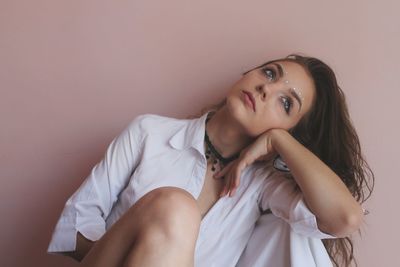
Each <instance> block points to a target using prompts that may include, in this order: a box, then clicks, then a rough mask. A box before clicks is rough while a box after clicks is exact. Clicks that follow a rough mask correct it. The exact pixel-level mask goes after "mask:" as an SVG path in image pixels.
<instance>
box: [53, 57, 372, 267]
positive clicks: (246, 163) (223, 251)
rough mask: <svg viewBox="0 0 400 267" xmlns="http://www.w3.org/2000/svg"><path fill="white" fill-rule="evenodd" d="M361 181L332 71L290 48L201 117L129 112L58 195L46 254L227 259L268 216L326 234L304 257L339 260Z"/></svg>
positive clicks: (159, 260) (160, 261)
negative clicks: (71, 189) (84, 172)
mask: <svg viewBox="0 0 400 267" xmlns="http://www.w3.org/2000/svg"><path fill="white" fill-rule="evenodd" d="M368 177H370V178H371V179H372V182H373V174H372V172H371V171H370V169H369V167H368V165H367V164H366V162H365V161H364V159H363V157H362V155H361V152H360V144H359V141H358V137H357V135H356V133H355V131H354V128H353V127H352V125H351V123H350V119H349V116H348V113H347V108H346V103H345V99H344V96H343V93H342V91H341V90H340V88H339V86H338V85H337V83H336V78H335V75H334V73H333V72H332V70H331V69H330V68H329V67H328V66H327V65H326V64H324V63H323V62H321V61H320V60H318V59H315V58H310V57H303V56H299V55H290V56H288V57H287V58H283V59H278V60H274V61H270V62H267V63H265V64H263V65H261V66H259V67H257V68H254V69H252V70H250V71H248V72H246V73H245V74H244V75H243V76H242V78H241V79H240V80H239V81H238V82H236V83H235V84H234V85H233V86H232V88H231V90H230V91H229V93H228V95H227V97H226V98H225V99H224V100H223V101H222V102H221V103H220V104H219V105H217V106H216V107H214V108H211V109H207V110H206V112H203V113H202V114H201V116H200V117H196V118H194V119H193V118H192V119H186V120H179V119H174V118H168V117H162V116H158V115H153V114H145V115H140V116H138V117H136V118H135V119H134V120H133V121H132V122H131V123H130V124H129V126H128V127H127V128H126V129H125V130H124V131H123V132H122V133H121V134H120V135H119V136H118V137H116V138H115V139H114V140H113V141H112V143H111V144H110V146H109V147H108V149H107V152H106V155H105V157H104V158H103V160H102V161H101V162H99V163H98V164H97V165H96V166H95V167H94V168H93V170H92V172H91V174H90V175H89V176H88V177H87V179H86V180H85V181H84V183H83V184H82V185H81V187H80V188H79V189H78V190H77V191H76V192H75V193H74V194H73V195H72V196H71V197H70V198H69V199H68V201H67V203H66V205H65V208H64V210H63V213H62V215H61V218H60V219H59V221H58V223H57V226H56V229H55V231H54V233H53V238H52V241H51V243H50V246H49V249H48V251H49V252H55V253H58V252H62V253H63V254H65V255H69V256H72V257H74V258H75V259H77V260H82V259H83V260H82V262H81V265H82V266H108V267H111V266H193V265H194V266H235V265H236V264H238V261H239V259H240V256H241V255H242V253H243V251H244V250H245V247H246V244H248V243H249V244H251V242H252V239H253V236H252V233H253V231H254V227H255V224H256V222H257V220H258V219H259V218H260V216H261V215H262V214H264V213H269V212H271V213H273V214H274V215H275V216H276V217H277V218H280V219H281V220H283V221H284V222H285V223H287V225H288V226H289V225H290V229H291V231H293V232H294V233H295V234H296V235H299V236H303V237H307V238H311V239H313V240H315V239H316V240H320V239H325V240H324V245H325V247H326V250H325V249H322V250H321V249H320V250H319V251H313V253H312V256H311V257H315V255H317V256H316V257H318V255H321V257H323V255H327V254H326V251H327V252H328V253H329V255H330V256H331V259H332V260H333V262H334V263H336V261H340V260H342V259H343V260H344V262H345V264H346V265H348V264H349V263H350V261H351V260H352V259H353V252H352V250H351V249H352V244H351V241H350V239H349V235H350V234H351V233H353V232H355V231H356V230H357V229H359V227H360V225H361V223H362V219H363V210H362V208H361V205H360V204H361V203H362V202H363V201H364V200H365V199H366V197H365V195H364V192H363V190H364V189H365V186H366V190H367V192H368V193H370V192H371V190H372V186H371V185H370V184H369V183H368V179H367V178H368ZM256 229H257V228H256ZM257 231H259V228H258V230H257ZM348 244H350V246H349V245H348ZM273 245H274V244H272V246H271V244H269V246H268V247H272V248H274V246H273ZM276 245H277V246H276V247H279V246H278V243H277V244H276ZM248 250H249V247H248V248H247V249H246V253H245V254H243V255H244V256H243V257H247V258H248ZM324 253H325V254H324ZM255 256H256V257H259V256H260V254H257V255H255ZM306 256H307V255H304V257H306ZM240 260H241V262H243V260H242V259H240ZM295 260H299V261H300V260H302V258H301V256H299V257H297V258H295ZM239 264H243V263H240V262H239ZM263 264H264V265H265V266H274V267H275V266H281V265H279V264H284V263H274V262H264V263H263ZM242 266H245V265H242ZM282 266H284V265H282Z"/></svg>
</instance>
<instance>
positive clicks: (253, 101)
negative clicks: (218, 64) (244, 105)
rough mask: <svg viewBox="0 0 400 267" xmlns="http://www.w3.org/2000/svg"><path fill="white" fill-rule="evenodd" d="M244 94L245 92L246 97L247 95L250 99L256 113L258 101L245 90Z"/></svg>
mask: <svg viewBox="0 0 400 267" xmlns="http://www.w3.org/2000/svg"><path fill="white" fill-rule="evenodd" d="M242 92H243V93H244V94H245V95H247V96H248V98H249V99H250V101H251V104H252V107H253V110H254V112H255V111H256V100H255V99H254V97H253V95H252V94H251V93H250V92H248V91H245V90H243V91H242Z"/></svg>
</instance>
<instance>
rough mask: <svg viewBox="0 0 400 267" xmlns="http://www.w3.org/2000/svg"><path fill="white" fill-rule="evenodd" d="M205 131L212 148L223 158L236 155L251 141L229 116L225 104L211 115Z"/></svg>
mask: <svg viewBox="0 0 400 267" xmlns="http://www.w3.org/2000/svg"><path fill="white" fill-rule="evenodd" d="M206 131H207V134H208V137H209V139H210V141H211V143H212V144H213V146H214V148H215V149H216V150H217V151H218V152H219V153H220V154H221V155H222V156H223V157H224V158H228V157H231V156H233V155H236V154H237V153H239V152H240V151H241V150H242V149H244V148H245V147H246V146H248V145H249V144H250V142H251V141H252V139H251V138H250V137H249V136H248V135H246V134H245V133H244V131H243V130H242V127H241V126H240V124H239V123H238V122H237V121H236V120H235V118H233V117H232V116H231V114H230V113H229V111H228V110H227V108H226V105H225V106H223V107H222V108H220V109H219V110H218V111H217V112H215V114H214V115H213V116H212V117H211V119H210V120H209V121H208V123H207V124H206Z"/></svg>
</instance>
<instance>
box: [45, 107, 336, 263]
mask: <svg viewBox="0 0 400 267" xmlns="http://www.w3.org/2000/svg"><path fill="white" fill-rule="evenodd" d="M207 115H208V113H206V114H204V115H203V116H201V117H200V118H195V119H175V118H169V117H164V116H159V115H155V114H144V115H139V116H137V117H136V118H135V119H134V120H133V121H132V122H131V123H130V124H129V125H128V127H126V128H125V129H124V130H123V131H122V133H121V134H120V135H119V136H117V137H116V138H114V140H113V141H112V142H111V144H110V145H109V147H108V148H107V151H106V153H105V156H104V158H103V159H102V160H101V161H100V162H99V163H98V164H97V165H96V166H94V168H93V169H92V171H91V173H90V174H89V176H88V177H87V178H86V179H85V181H84V182H83V183H82V185H81V186H80V187H79V188H78V189H77V191H76V192H75V193H74V194H73V195H72V196H71V197H70V198H69V199H68V200H67V202H66V204H65V207H64V210H63V211H62V214H61V217H60V218H59V220H58V222H57V225H56V227H55V230H54V232H53V236H52V239H51V242H50V244H49V247H48V252H51V253H56V252H62V251H73V250H75V243H76V234H77V232H78V231H79V232H80V233H82V234H83V235H84V236H85V237H86V238H88V239H90V240H92V241H96V240H98V239H100V238H101V237H102V235H103V234H104V233H105V232H106V231H107V230H108V229H109V228H110V227H111V226H112V225H113V223H114V222H116V221H117V220H118V219H119V218H120V217H121V216H122V215H123V214H124V213H125V212H126V211H127V210H128V209H129V208H130V207H131V206H132V205H133V204H135V203H136V201H138V200H139V199H140V198H141V197H142V196H143V195H145V194H146V193H148V192H149V191H151V190H153V189H155V188H159V187H163V186H175V187H179V188H182V189H184V190H186V191H188V192H189V193H190V194H191V195H192V196H193V197H194V198H195V199H197V198H198V197H199V195H200V192H201V189H202V187H203V183H204V179H205V175H206V170H207V161H206V157H205V151H204V136H205V122H206V118H207ZM295 187H296V183H295V182H294V181H293V180H292V179H288V178H287V177H286V176H285V175H284V173H283V172H279V171H276V170H274V168H273V167H271V165H267V164H266V163H265V162H255V163H253V164H252V165H250V166H248V167H246V168H245V169H244V170H243V172H242V174H241V183H240V186H239V188H238V189H237V192H236V194H235V195H234V196H233V197H227V196H225V197H223V198H220V199H219V200H218V201H217V202H216V203H215V204H214V206H213V207H212V208H211V209H210V210H209V211H208V212H207V214H206V216H205V217H204V218H203V219H202V221H201V225H200V230H199V231H200V232H199V235H198V239H197V243H196V249H195V266H207V267H213V266H216V267H221V266H223V267H228V266H235V265H236V263H237V262H238V260H239V257H240V255H241V253H242V252H243V251H244V249H245V247H246V244H247V243H248V241H249V238H250V236H251V234H252V232H253V229H254V226H255V222H256V221H257V219H258V218H259V217H260V214H261V211H263V210H267V209H270V210H271V211H272V212H273V213H274V214H275V215H276V216H278V217H280V218H282V220H284V221H286V222H287V223H289V225H290V226H291V229H292V230H293V231H294V232H296V233H298V234H300V235H303V236H307V237H311V238H318V239H321V238H333V236H330V235H328V234H325V233H323V232H321V231H320V230H319V229H318V228H317V223H316V218H315V216H314V215H313V214H312V213H311V212H310V210H309V209H308V208H307V206H306V205H305V202H304V201H303V197H302V194H301V192H300V191H299V190H296V188H295ZM274 266H277V265H274Z"/></svg>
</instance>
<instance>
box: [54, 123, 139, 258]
mask: <svg viewBox="0 0 400 267" xmlns="http://www.w3.org/2000/svg"><path fill="white" fill-rule="evenodd" d="M143 116H144V115H139V116H137V117H136V118H135V119H134V120H133V121H132V122H131V123H130V124H129V125H128V126H127V127H126V128H125V129H124V130H123V131H122V132H121V134H119V135H118V136H117V137H115V138H114V139H113V140H112V142H111V143H110V145H109V146H108V148H107V150H106V152H105V155H104V157H103V159H102V160H101V161H100V162H99V163H97V164H96V165H95V166H94V168H93V169H92V170H91V173H90V174H89V176H88V177H87V178H86V179H85V180H84V182H83V183H82V184H81V186H80V187H79V188H78V189H77V191H75V193H74V194H73V195H72V196H71V197H70V198H69V199H68V200H67V202H66V204H65V206H64V209H63V211H62V213H61V216H60V218H59V220H58V222H57V224H56V227H55V229H54V231H53V235H52V238H51V241H50V244H49V247H48V249H47V251H48V252H49V253H57V252H63V251H74V250H75V245H76V234H77V232H78V231H79V232H80V233H82V234H83V235H84V236H85V237H86V238H88V239H90V240H92V241H96V240H98V239H100V237H101V236H102V235H103V234H104V233H105V231H106V227H105V226H106V223H105V220H106V218H107V216H108V215H109V213H110V211H111V208H112V207H113V205H114V203H115V202H116V201H117V199H118V195H119V193H120V192H121V191H122V190H123V189H124V188H125V187H126V185H127V184H128V182H129V179H130V176H131V175H132V173H133V171H134V169H135V168H136V167H137V165H138V162H139V159H140V154H141V143H142V142H141V139H142V138H141V135H143V133H142V131H141V129H140V121H141V120H142V118H143Z"/></svg>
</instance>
